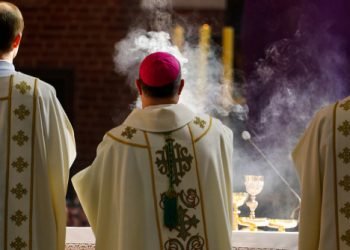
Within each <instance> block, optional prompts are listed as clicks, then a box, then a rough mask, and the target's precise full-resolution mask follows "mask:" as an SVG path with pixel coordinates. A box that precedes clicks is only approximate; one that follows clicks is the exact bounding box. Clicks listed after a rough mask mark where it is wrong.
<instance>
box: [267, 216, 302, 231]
mask: <svg viewBox="0 0 350 250" xmlns="http://www.w3.org/2000/svg"><path fill="white" fill-rule="evenodd" d="M268 221H269V224H268V225H267V226H268V227H271V228H276V229H278V232H285V231H286V229H287V228H294V227H296V226H297V225H298V221H297V220H293V219H269V220H268Z"/></svg>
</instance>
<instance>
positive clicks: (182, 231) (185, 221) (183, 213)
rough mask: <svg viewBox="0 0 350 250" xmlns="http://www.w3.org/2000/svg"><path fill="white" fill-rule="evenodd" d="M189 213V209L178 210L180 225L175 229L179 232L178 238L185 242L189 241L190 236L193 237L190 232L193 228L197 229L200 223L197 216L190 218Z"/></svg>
mask: <svg viewBox="0 0 350 250" xmlns="http://www.w3.org/2000/svg"><path fill="white" fill-rule="evenodd" d="M187 211H188V209H185V208H182V207H181V206H179V208H178V213H179V224H178V226H177V227H176V228H175V230H176V231H178V232H179V233H178V235H177V237H180V238H181V239H183V240H184V241H185V240H186V239H187V237H188V236H191V234H190V233H189V231H190V230H191V229H192V227H194V228H197V225H198V223H199V222H200V221H199V220H198V219H197V217H196V216H195V215H193V216H192V217H190V216H189V215H188V214H187Z"/></svg>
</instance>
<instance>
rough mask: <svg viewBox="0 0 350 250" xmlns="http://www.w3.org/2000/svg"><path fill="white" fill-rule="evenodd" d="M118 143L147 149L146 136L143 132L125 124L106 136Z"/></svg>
mask: <svg viewBox="0 0 350 250" xmlns="http://www.w3.org/2000/svg"><path fill="white" fill-rule="evenodd" d="M106 136H107V137H109V138H111V139H112V140H114V141H115V142H117V143H121V144H125V145H129V146H133V147H147V141H146V137H145V134H144V132H143V131H142V130H140V129H136V128H133V127H130V126H127V125H125V124H121V125H120V126H118V127H115V128H113V129H112V130H110V131H108V132H107V134H106Z"/></svg>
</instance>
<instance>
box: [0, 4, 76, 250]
mask: <svg viewBox="0 0 350 250" xmlns="http://www.w3.org/2000/svg"><path fill="white" fill-rule="evenodd" d="M23 26H24V25H23V18H22V15H21V12H20V11H19V9H18V8H17V7H16V6H14V5H13V4H10V3H6V2H0V249H1V250H63V249H64V248H65V228H66V212H65V209H66V207H65V195H66V188H67V183H68V174H69V167H70V166H71V164H72V162H73V160H74V158H75V154H76V153H75V141H74V135H73V130H72V127H71V125H70V123H69V120H68V119H67V117H66V114H65V113H64V111H63V109H62V107H61V105H60V103H59V101H58V100H57V98H56V95H55V90H54V88H53V87H51V86H50V85H48V84H47V83H45V82H42V81H40V80H39V79H36V78H34V77H31V76H29V75H25V74H22V73H20V72H17V71H16V70H15V68H14V65H13V64H12V62H13V59H14V57H15V56H16V54H17V51H18V47H19V44H20V41H21V37H22V31H23Z"/></svg>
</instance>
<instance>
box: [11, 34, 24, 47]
mask: <svg viewBox="0 0 350 250" xmlns="http://www.w3.org/2000/svg"><path fill="white" fill-rule="evenodd" d="M21 39H22V34H18V35H17V36H16V37H15V39H14V40H13V43H12V48H14V49H16V48H18V46H19V44H20V43H21Z"/></svg>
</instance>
